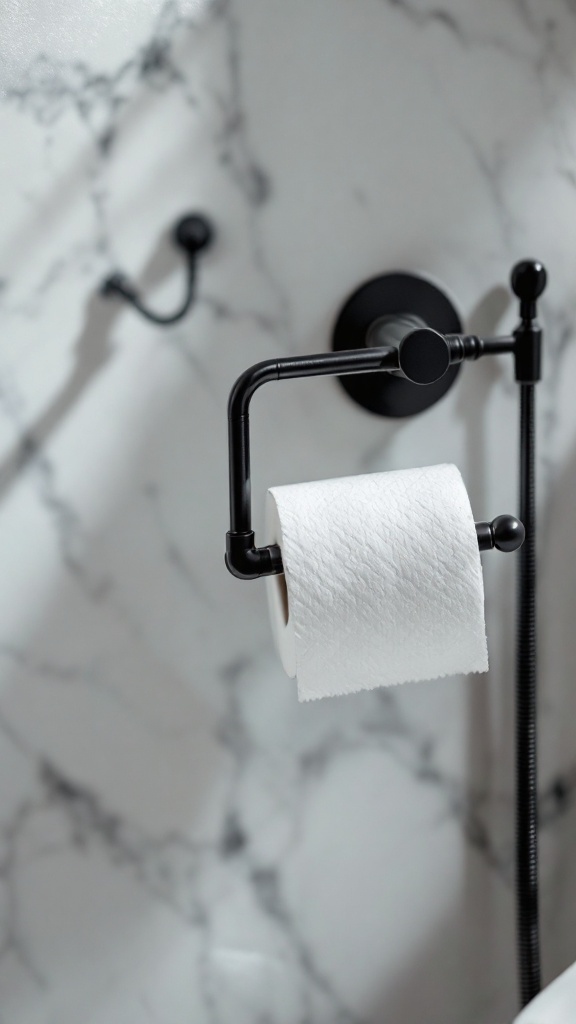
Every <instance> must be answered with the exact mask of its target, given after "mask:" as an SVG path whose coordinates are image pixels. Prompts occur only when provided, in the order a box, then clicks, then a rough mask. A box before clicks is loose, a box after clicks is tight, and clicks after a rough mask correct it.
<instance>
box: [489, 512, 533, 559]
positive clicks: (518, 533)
mask: <svg viewBox="0 0 576 1024" xmlns="http://www.w3.org/2000/svg"><path fill="white" fill-rule="evenodd" d="M492 535H493V537H494V547H495V548H497V549H498V551H516V550H517V549H518V548H520V547H522V544H523V543H524V538H525V536H526V531H525V529H524V524H523V523H521V522H520V520H519V519H516V517H515V516H496V519H493V520H492Z"/></svg>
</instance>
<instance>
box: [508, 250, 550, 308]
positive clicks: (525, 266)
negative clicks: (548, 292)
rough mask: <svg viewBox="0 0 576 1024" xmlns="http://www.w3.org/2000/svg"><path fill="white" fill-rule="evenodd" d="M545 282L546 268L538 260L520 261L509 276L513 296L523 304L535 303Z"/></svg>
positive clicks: (546, 277)
mask: <svg viewBox="0 0 576 1024" xmlns="http://www.w3.org/2000/svg"><path fill="white" fill-rule="evenodd" d="M547 280H548V275H547V274H546V268H545V266H544V264H543V263H540V261H539V260H522V261H521V263H517V264H516V266H515V267H513V269H512V273H511V275H510V284H511V285H512V291H513V292H514V295H517V296H518V298H519V299H522V300H523V301H524V302H535V301H536V299H537V298H538V297H539V296H540V295H542V292H543V291H544V289H545V287H546V281H547Z"/></svg>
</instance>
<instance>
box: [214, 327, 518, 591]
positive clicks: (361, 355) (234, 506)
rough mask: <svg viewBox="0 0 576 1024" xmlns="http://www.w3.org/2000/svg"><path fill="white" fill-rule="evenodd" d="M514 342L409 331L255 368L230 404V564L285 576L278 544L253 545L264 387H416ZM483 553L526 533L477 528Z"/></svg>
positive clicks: (500, 524) (508, 527)
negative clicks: (334, 379)
mask: <svg viewBox="0 0 576 1024" xmlns="http://www.w3.org/2000/svg"><path fill="white" fill-rule="evenodd" d="M514 346H515V339H514V337H505V338H478V337H476V336H475V335H447V336H443V335H441V334H439V333H438V332H437V331H432V330H430V329H429V328H425V327H422V328H420V327H418V328H417V329H416V330H412V331H409V332H408V334H407V335H406V336H405V337H404V338H403V339H402V340H401V342H400V344H399V345H398V346H396V345H382V346H374V347H370V348H366V349H354V350H353V351H350V352H321V353H318V354H316V355H310V356H295V357H293V358H285V359H269V360H266V361H265V362H261V363H256V364H255V365H254V366H251V367H250V368H249V369H248V370H245V371H244V373H243V374H242V375H241V376H240V377H239V378H238V380H237V381H236V383H235V385H234V387H233V388H232V391H231V393H230V399H229V402H228V431H229V433H228V443H229V455H230V530H229V532H228V533H227V535H226V565H227V567H228V569H229V570H230V572H231V573H232V575H233V576H236V577H238V578H239V579H242V580H253V579H258V577H260V576H273V575H275V574H278V573H281V572H283V566H282V557H281V554H280V549H279V547H278V546H277V545H274V544H272V545H268V546H266V547H256V544H255V537H254V531H253V530H252V514H251V501H250V415H249V413H250V401H251V399H252V396H253V395H254V393H255V392H256V391H257V389H258V388H259V387H261V386H262V384H266V383H267V382H268V381H272V380H287V379H289V378H293V377H318V376H341V375H344V374H351V373H367V372H380V373H382V372H388V373H400V374H402V376H404V377H406V378H407V379H409V380H412V381H413V382H414V383H418V384H429V383H432V382H433V381H435V380H437V379H438V378H439V377H441V376H442V374H443V373H445V372H446V370H447V368H448V366H449V365H450V364H451V363H458V362H462V361H463V360H464V359H472V360H473V359H478V358H480V356H483V355H492V354H498V353H502V352H513V351H514ZM476 533H477V535H478V546H479V548H480V550H481V551H486V550H489V549H490V548H494V547H496V548H498V549H499V550H500V551H514V550H515V549H516V548H518V547H520V545H521V544H522V542H523V540H524V528H523V526H522V523H521V522H519V520H518V519H516V518H515V517H514V516H498V517H497V518H496V519H495V520H494V521H493V522H492V523H477V524H476Z"/></svg>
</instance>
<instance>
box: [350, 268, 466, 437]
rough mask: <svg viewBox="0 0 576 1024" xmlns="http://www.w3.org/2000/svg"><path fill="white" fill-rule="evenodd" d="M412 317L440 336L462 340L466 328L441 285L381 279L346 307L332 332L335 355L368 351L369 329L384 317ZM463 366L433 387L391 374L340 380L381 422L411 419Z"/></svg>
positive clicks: (409, 277)
mask: <svg viewBox="0 0 576 1024" xmlns="http://www.w3.org/2000/svg"><path fill="white" fill-rule="evenodd" d="M402 313H403V314H411V315H413V316H417V317H420V319H421V320H423V321H424V323H425V324H426V325H427V326H428V327H431V328H432V329H433V330H435V331H439V332H440V334H460V333H461V332H462V322H461V320H460V317H459V315H458V313H457V311H456V309H455V308H454V305H453V304H452V302H451V300H450V299H449V298H448V296H447V295H446V294H445V292H443V291H442V289H441V288H439V287H438V285H436V284H433V282H432V281H429V280H427V279H426V278H425V277H420V276H419V275H418V274H408V273H393V274H381V275H380V277H375V278H373V279H372V280H371V281H367V282H366V283H365V284H363V285H361V286H360V288H357V289H356V291H355V292H353V294H352V295H351V296H350V297H349V298H348V299H347V301H346V302H345V303H344V305H343V306H342V309H341V310H340V312H339V314H338V318H337V320H336V324H335V326H334V332H333V335H332V349H333V351H334V352H341V351H345V350H347V349H356V348H365V347H366V337H367V334H368V328H369V327H370V325H371V324H373V323H374V321H376V320H379V319H380V318H381V317H384V316H390V315H394V314H402ZM459 371H460V364H459V363H457V364H455V365H453V366H449V367H448V369H447V371H446V373H445V374H444V376H443V377H441V378H440V380H437V381H435V382H434V383H433V384H413V383H412V382H411V381H408V380H405V379H404V378H403V377H400V376H397V375H396V374H391V373H386V372H382V373H358V374H351V375H350V376H346V377H339V378H338V379H339V381H340V383H341V385H342V387H343V388H344V389H345V391H347V392H348V394H349V395H350V397H351V398H353V399H354V401H355V402H357V403H358V404H359V405H361V406H362V407H363V408H364V409H368V410H369V411H370V412H374V413H378V414H379V415H380V416H395V417H397V416H413V415H414V414H415V413H417V412H423V411H424V409H428V408H429V407H430V406H431V405H434V403H435V402H437V401H438V400H439V399H440V398H442V396H443V395H445V394H446V392H447V391H448V390H449V389H450V388H451V387H452V385H453V383H454V381H455V380H456V377H457V376H458V373H459Z"/></svg>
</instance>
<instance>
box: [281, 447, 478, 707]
mask: <svg viewBox="0 0 576 1024" xmlns="http://www.w3.org/2000/svg"><path fill="white" fill-rule="evenodd" d="M267 536H268V543H278V544H280V547H281V549H282V558H283V562H284V569H285V578H283V577H270V578H268V580H267V588H268V596H269V607H270V615H271V621H272V629H273V632H274V636H275V641H276V645H277V647H278V650H279V653H280V656H281V659H282V662H283V665H284V668H285V669H286V671H287V672H288V674H289V675H291V676H294V675H296V677H297V680H298V697H299V699H300V700H313V699H316V698H319V697H326V696H335V695H337V694H345V693H354V692H356V691H358V690H368V689H372V688H373V687H376V686H391V685H395V684H398V683H405V682H416V681H420V680H424V679H435V678H438V677H440V676H445V675H452V674H456V673H468V672H485V671H487V669H488V654H487V647H486V631H485V623H484V588H483V580H482V569H481V564H480V554H479V551H478V541H477V537H476V530H475V527H474V519H473V515H472V510H471V508H470V502H469V499H468V494H467V492H466V488H465V486H464V482H463V480H462V477H461V475H460V472H459V470H458V469H457V468H456V466H452V465H440V466H428V467H425V468H423V469H408V470H398V471H394V472H390V473H374V474H369V475H364V476H355V477H345V478H340V479H336V480H319V481H315V482H313V483H302V484H292V485H288V486H282V487H274V488H271V489H270V491H269V493H268V499H267ZM283 588H285V589H284V592H283Z"/></svg>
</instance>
